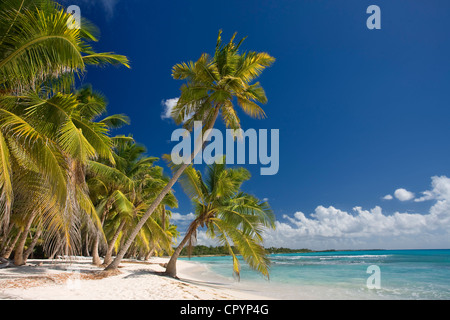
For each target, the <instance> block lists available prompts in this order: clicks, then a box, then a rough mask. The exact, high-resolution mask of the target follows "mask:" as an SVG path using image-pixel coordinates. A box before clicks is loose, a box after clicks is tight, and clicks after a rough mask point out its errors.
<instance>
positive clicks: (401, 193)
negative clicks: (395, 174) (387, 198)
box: [394, 188, 414, 201]
mask: <svg viewBox="0 0 450 320" xmlns="http://www.w3.org/2000/svg"><path fill="white" fill-rule="evenodd" d="M394 196H395V197H396V198H397V199H398V200H400V201H408V200H411V199H414V193H412V192H411V191H408V190H406V189H403V188H400V189H397V190H395V192H394Z"/></svg>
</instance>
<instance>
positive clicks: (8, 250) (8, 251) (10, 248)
mask: <svg viewBox="0 0 450 320" xmlns="http://www.w3.org/2000/svg"><path fill="white" fill-rule="evenodd" d="M21 234H22V231H20V230H19V231H17V235H16V237H15V238H14V240H13V242H12V243H11V245H10V246H9V248H7V249H6V250H5V253H4V254H3V255H2V258H5V259H9V256H10V255H11V253H12V252H13V250H14V247H15V246H16V243H17V240H19V237H20V235H21Z"/></svg>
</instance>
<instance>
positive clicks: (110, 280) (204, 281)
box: [0, 257, 269, 300]
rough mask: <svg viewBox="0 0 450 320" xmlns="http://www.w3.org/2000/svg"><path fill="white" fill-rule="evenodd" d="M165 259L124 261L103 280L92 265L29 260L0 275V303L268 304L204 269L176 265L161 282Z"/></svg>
mask: <svg viewBox="0 0 450 320" xmlns="http://www.w3.org/2000/svg"><path fill="white" fill-rule="evenodd" d="M167 261H168V259H167V258H152V259H150V260H148V261H145V262H144V261H126V260H124V261H123V262H122V264H121V267H120V268H119V271H118V272H117V273H116V274H112V275H108V276H105V274H104V272H101V271H102V270H103V268H102V267H96V266H94V265H92V264H91V259H90V258H89V259H88V258H84V257H72V258H71V259H70V260H68V259H65V260H64V259H59V260H29V261H28V263H27V265H25V266H21V267H10V268H4V269H0V300H2V299H8V300H10V299H14V300H15V299H18V300H182V299H186V300H198V299H200V300H235V299H238V300H254V299H269V298H268V297H265V296H262V295H260V293H258V292H252V290H250V289H249V290H247V289H243V290H235V289H230V288H229V285H228V284H227V283H224V282H220V281H217V279H216V278H209V279H208V278H205V274H208V273H207V272H205V270H204V266H202V265H201V264H196V263H193V262H189V261H178V263H177V269H178V276H179V278H180V279H179V280H177V279H173V278H169V277H165V276H162V275H160V274H158V272H162V271H164V268H163V267H162V266H161V265H160V264H162V263H166V262H167Z"/></svg>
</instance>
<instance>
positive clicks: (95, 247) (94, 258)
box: [92, 203, 110, 266]
mask: <svg viewBox="0 0 450 320" xmlns="http://www.w3.org/2000/svg"><path fill="white" fill-rule="evenodd" d="M109 206H110V204H108V203H107V204H106V209H105V210H103V214H102V230H103V224H104V223H105V219H106V215H107V214H108V212H109V210H110V207H109ZM99 243H100V235H99V234H98V233H97V234H96V236H95V239H94V245H93V247H92V264H93V265H96V266H99V265H100V264H101V263H102V262H101V260H100V255H99V254H98V245H99Z"/></svg>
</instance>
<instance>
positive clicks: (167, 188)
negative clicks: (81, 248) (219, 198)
mask: <svg viewBox="0 0 450 320" xmlns="http://www.w3.org/2000/svg"><path fill="white" fill-rule="evenodd" d="M219 110H220V107H219V106H216V110H215V111H214V117H213V119H212V121H211V123H210V125H209V126H208V127H207V129H206V130H209V129H212V128H213V127H214V124H215V122H216V119H217V116H218V115H219ZM206 130H205V131H206ZM202 136H203V134H202ZM208 137H209V135H207V136H203V137H202V140H203V141H202V143H201V145H202V148H203V147H204V144H205V141H206V139H207V138H208ZM198 152H200V150H194V152H193V153H192V154H191V161H190V163H192V162H193V160H194V158H195V156H196V155H197V153H198ZM190 163H183V164H182V165H181V166H180V168H179V169H178V170H177V171H176V172H175V174H174V175H173V177H172V179H170V181H169V182H168V183H167V185H166V186H165V187H164V189H163V190H162V191H161V193H160V194H159V195H158V196H157V197H156V199H155V201H153V203H152V204H151V205H150V207H149V208H148V210H147V212H146V213H145V214H144V215H143V216H142V218H141V220H140V221H139V222H138V223H137V225H136V227H135V228H134V229H133V231H132V232H131V234H130V236H129V237H128V239H127V241H126V242H125V245H124V246H123V247H122V248H121V249H120V251H119V253H118V254H117V256H116V258H115V259H114V261H113V262H111V263H110V264H109V266H108V267H106V269H105V270H114V269H117V268H118V267H119V264H120V262H121V261H122V259H123V257H124V255H125V253H126V252H127V251H128V249H129V248H130V246H131V244H132V243H133V241H134V239H135V238H136V236H137V235H138V233H139V231H140V230H141V228H142V227H143V226H144V224H145V222H147V220H148V218H150V216H151V215H152V213H153V212H154V211H155V210H156V208H157V207H158V206H159V204H160V203H161V201H162V200H163V199H164V197H165V196H166V194H168V193H169V191H170V190H171V189H172V187H173V185H174V184H175V182H177V180H178V178H179V177H180V176H181V174H182V173H183V171H184V170H185V169H186V168H187V167H188V166H189V165H190Z"/></svg>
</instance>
